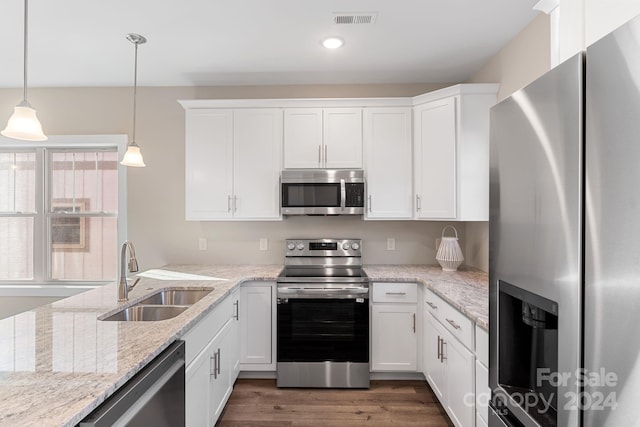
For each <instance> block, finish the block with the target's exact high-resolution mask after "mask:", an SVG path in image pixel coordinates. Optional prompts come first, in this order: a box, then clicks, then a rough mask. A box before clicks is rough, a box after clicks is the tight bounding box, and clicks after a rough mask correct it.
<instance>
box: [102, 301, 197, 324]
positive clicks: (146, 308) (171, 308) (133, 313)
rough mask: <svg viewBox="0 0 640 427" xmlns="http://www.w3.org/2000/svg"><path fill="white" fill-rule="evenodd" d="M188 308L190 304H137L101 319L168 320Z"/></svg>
mask: <svg viewBox="0 0 640 427" xmlns="http://www.w3.org/2000/svg"><path fill="white" fill-rule="evenodd" d="M188 308H189V306H188V305H140V304H136V305H134V306H133V307H129V308H125V309H124V310H121V311H119V312H117V313H115V314H112V315H111V316H109V317H107V318H104V319H101V320H105V321H116V322H130V321H138V322H140V321H142V322H145V321H158V320H167V319H171V318H174V317H176V316H177V315H179V314H180V313H182V312H183V311H185V310H186V309H188Z"/></svg>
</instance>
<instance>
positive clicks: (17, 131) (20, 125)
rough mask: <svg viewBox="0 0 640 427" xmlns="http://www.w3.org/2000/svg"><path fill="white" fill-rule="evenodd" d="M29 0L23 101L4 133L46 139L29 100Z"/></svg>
mask: <svg viewBox="0 0 640 427" xmlns="http://www.w3.org/2000/svg"><path fill="white" fill-rule="evenodd" d="M28 10H29V0H24V56H23V59H24V68H23V70H24V86H23V93H22V102H21V103H20V104H18V105H16V106H15V108H14V110H13V115H12V116H11V117H10V118H9V121H8V122H7V127H6V128H4V130H3V131H2V132H0V133H1V134H2V135H4V136H7V137H9V138H15V139H21V140H24V141H45V140H46V139H47V136H46V135H45V134H44V133H43V132H42V126H41V125H40V122H39V121H38V117H36V110H35V109H34V108H33V107H32V106H31V104H29V101H27V34H28V25H27V24H28V22H29V20H28Z"/></svg>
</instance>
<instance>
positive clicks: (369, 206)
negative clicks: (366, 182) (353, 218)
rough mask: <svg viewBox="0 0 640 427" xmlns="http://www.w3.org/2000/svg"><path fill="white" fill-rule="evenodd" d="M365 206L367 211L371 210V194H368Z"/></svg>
mask: <svg viewBox="0 0 640 427" xmlns="http://www.w3.org/2000/svg"><path fill="white" fill-rule="evenodd" d="M367 207H368V208H369V212H371V194H369V203H367Z"/></svg>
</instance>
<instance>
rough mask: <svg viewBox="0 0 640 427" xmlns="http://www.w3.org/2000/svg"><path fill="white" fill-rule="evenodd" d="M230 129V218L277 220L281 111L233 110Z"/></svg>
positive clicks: (278, 212) (280, 153)
mask: <svg viewBox="0 0 640 427" xmlns="http://www.w3.org/2000/svg"><path fill="white" fill-rule="evenodd" d="M233 128H234V134H233V147H234V148H233V154H234V155H233V179H234V180H233V182H234V196H233V197H234V199H233V211H234V217H235V218H243V219H277V218H280V188H279V177H280V169H281V160H280V159H281V157H282V110H280V109H275V108H271V109H246V110H235V111H234V125H233Z"/></svg>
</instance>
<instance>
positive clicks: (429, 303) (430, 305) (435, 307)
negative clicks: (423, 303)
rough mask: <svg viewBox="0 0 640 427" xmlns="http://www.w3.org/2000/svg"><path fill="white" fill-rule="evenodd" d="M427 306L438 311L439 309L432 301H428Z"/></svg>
mask: <svg viewBox="0 0 640 427" xmlns="http://www.w3.org/2000/svg"><path fill="white" fill-rule="evenodd" d="M427 305H428V306H429V307H431V308H433V309H434V310H437V309H438V306H437V305H435V304H434V303H432V302H431V301H427Z"/></svg>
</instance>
